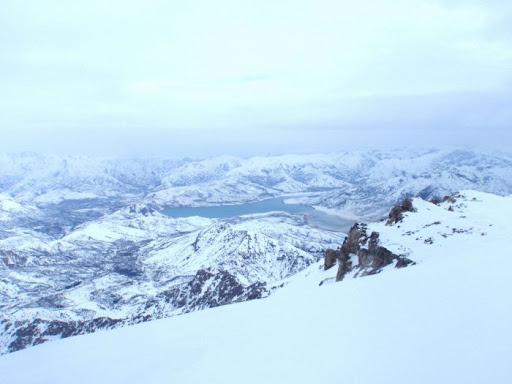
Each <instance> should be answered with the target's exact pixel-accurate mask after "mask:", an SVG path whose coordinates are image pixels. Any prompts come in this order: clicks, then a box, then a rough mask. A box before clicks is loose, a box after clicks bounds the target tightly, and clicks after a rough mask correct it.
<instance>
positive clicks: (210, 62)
mask: <svg viewBox="0 0 512 384" xmlns="http://www.w3.org/2000/svg"><path fill="white" fill-rule="evenodd" d="M511 20H512V1H510V0H503V1H501V0H488V1H483V0H482V1H477V0H464V1H463V0H444V1H442V0H428V1H427V0H425V1H423V0H358V1H354V0H350V1H344V0H335V1H321V0H316V1H299V0H294V1H282V0H268V1H266V0H258V1H243V0H236V1H221V0H216V1H213V0H208V1H193V0H187V1H172V0H167V1H156V0H154V1H150V0H143V1H129V0H123V1H117V0H109V1H105V0H101V1H96V0H86V1H82V0H73V1H61V0H59V1H57V0H55V1H53V0H35V1H23V0H14V1H11V0H2V1H1V3H0V133H1V137H0V151H3V152H17V151H25V150H29V151H37V152H64V153H76V152H79V153H89V154H103V155H112V154H114V155H116V154H119V155H170V156H186V155H190V156H207V155H215V154H221V153H229V154H236V155H251V154H266V153H290V152H300V153H307V152H319V151H333V150H346V149H350V148H357V149H362V148H380V147H393V146H394V147H397V146H405V145H414V146H417V145H422V146H425V145H474V146H484V147H487V148H498V149H502V150H507V151H510V150H512V23H511V22H510V21H511Z"/></svg>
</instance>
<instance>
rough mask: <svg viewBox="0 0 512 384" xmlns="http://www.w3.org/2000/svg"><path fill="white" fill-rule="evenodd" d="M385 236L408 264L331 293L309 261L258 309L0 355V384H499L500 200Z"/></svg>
mask: <svg viewBox="0 0 512 384" xmlns="http://www.w3.org/2000/svg"><path fill="white" fill-rule="evenodd" d="M455 199H456V201H455V202H450V201H447V202H445V203H442V204H440V205H439V206H436V205H434V204H431V203H427V202H424V201H422V200H420V199H414V201H413V204H414V206H415V208H416V209H417V212H414V213H406V214H405V217H404V219H403V221H402V222H399V223H396V224H394V225H391V226H385V224H384V223H382V222H381V223H374V224H369V225H368V228H369V231H378V232H379V233H380V241H381V244H382V245H384V246H386V247H388V248H389V249H390V250H392V251H393V252H397V253H400V254H404V255H407V257H408V258H410V259H411V260H413V261H415V262H416V265H414V266H410V267H408V268H405V269H400V270H398V269H394V268H393V267H392V266H389V267H387V268H386V270H384V271H383V272H382V273H380V274H377V275H372V276H367V277H364V278H359V279H348V278H345V279H344V280H343V281H342V282H340V283H336V284H323V285H322V286H319V282H320V281H323V280H325V279H326V278H329V277H333V276H335V274H336V271H335V269H336V268H332V269H330V270H328V271H323V270H322V267H323V266H322V263H317V264H314V265H312V266H311V267H309V268H308V269H306V270H305V271H303V272H301V273H299V274H297V275H295V276H293V277H291V278H289V279H288V284H287V285H286V286H285V287H284V288H282V289H280V290H278V291H276V292H275V293H274V294H273V295H271V296H270V297H268V298H265V299H262V300H253V301H250V302H244V303H239V304H232V305H227V306H222V307H218V308H214V309H208V310H205V311H200V312H194V313H190V314H186V315H183V316H177V317H173V318H169V319H163V320H157V321H153V322H149V323H143V324H138V325H135V326H130V327H126V328H120V329H115V330H112V331H100V332H97V333H94V334H89V335H85V336H78V337H71V338H68V339H64V340H59V341H55V342H51V343H45V344H42V345H39V346H36V347H34V348H29V349H27V350H23V351H19V352H14V353H11V354H8V355H5V356H1V357H0V382H1V383H70V382H72V383H88V384H89V383H200V382H207V383H310V382H315V383H319V382H340V383H394V384H396V383H465V384H467V383H510V382H512V366H511V365H510V361H512V329H511V327H510V319H511V318H512V301H511V300H510V294H511V292H512V279H510V276H509V275H510V271H511V270H512V257H511V256H512V244H511V242H510V235H511V234H512V219H511V218H512V196H509V197H499V196H494V195H490V194H485V193H480V192H472V191H465V192H462V193H460V194H459V195H458V196H456V197H455Z"/></svg>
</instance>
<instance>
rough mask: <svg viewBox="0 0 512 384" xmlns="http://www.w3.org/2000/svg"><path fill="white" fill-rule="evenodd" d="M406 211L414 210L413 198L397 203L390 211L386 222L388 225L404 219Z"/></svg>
mask: <svg viewBox="0 0 512 384" xmlns="http://www.w3.org/2000/svg"><path fill="white" fill-rule="evenodd" d="M404 212H414V207H413V205H412V200H411V199H409V198H407V199H404V200H403V201H402V203H401V204H397V205H395V206H394V207H393V208H392V209H391V212H389V215H388V221H387V222H386V225H391V224H395V223H397V222H399V221H402V219H403V218H404V215H403V213H404Z"/></svg>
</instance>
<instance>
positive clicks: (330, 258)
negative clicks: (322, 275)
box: [324, 249, 341, 271]
mask: <svg viewBox="0 0 512 384" xmlns="http://www.w3.org/2000/svg"><path fill="white" fill-rule="evenodd" d="M340 253H341V251H340V250H334V249H328V250H327V251H325V255H324V270H325V271H327V270H328V269H329V268H332V267H334V264H336V260H337V259H338V258H339V257H340Z"/></svg>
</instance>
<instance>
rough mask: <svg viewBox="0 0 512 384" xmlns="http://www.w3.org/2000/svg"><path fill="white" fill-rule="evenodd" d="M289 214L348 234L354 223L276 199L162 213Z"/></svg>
mask: <svg viewBox="0 0 512 384" xmlns="http://www.w3.org/2000/svg"><path fill="white" fill-rule="evenodd" d="M276 211H277V212H288V213H291V214H294V215H306V217H307V219H308V223H309V224H310V225H311V226H313V227H319V228H323V229H328V230H334V231H342V232H346V231H348V229H349V228H350V227H351V226H352V224H353V223H354V221H353V220H347V219H345V218H343V217H341V216H336V215H330V214H328V213H325V212H321V211H318V210H316V209H314V208H313V207H310V206H308V205H299V204H284V198H282V197H276V198H272V199H266V200H261V201H257V202H253V203H244V204H235V205H212V206H208V207H168V208H165V209H164V210H163V211H162V213H163V214H164V215H167V216H171V217H190V216H200V217H207V218H210V219H227V218H231V217H237V216H242V215H251V214H255V213H268V212H276Z"/></svg>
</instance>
